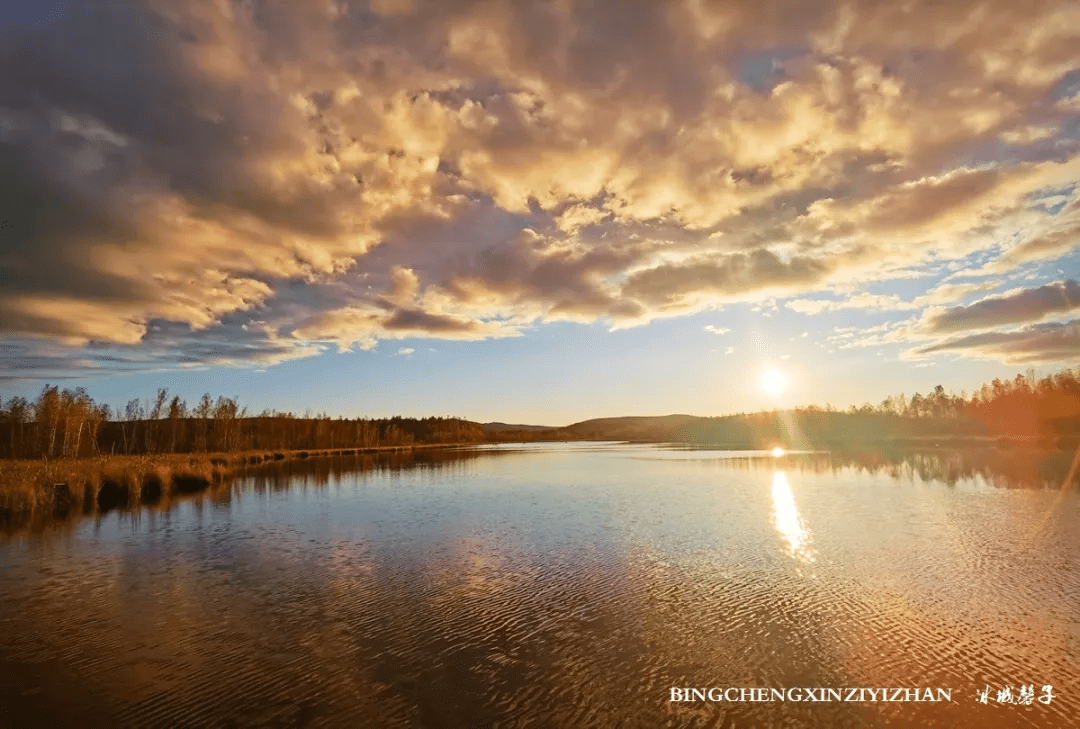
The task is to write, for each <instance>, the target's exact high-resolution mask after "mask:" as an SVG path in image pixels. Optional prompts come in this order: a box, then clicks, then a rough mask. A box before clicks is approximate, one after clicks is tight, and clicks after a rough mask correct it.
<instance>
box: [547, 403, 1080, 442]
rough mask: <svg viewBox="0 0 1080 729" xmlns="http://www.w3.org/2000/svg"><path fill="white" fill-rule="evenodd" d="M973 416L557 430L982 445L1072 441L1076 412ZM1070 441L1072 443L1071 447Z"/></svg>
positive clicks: (853, 415) (583, 434) (683, 422)
mask: <svg viewBox="0 0 1080 729" xmlns="http://www.w3.org/2000/svg"><path fill="white" fill-rule="evenodd" d="M1015 420H1016V418H1013V419H1012V421H1010V422H1007V423H1005V424H1004V425H1005V427H1002V424H1001V423H997V422H995V421H987V420H985V419H980V418H977V417H970V416H967V417H964V416H958V417H948V418H946V417H941V418H932V417H912V416H905V415H899V414H895V413H883V412H879V411H870V410H863V411H854V412H853V411H849V412H836V411H825V410H821V409H819V408H813V409H799V410H780V411H773V412H758V413H751V414H746V415H726V416H722V417H713V418H705V417H697V416H694V415H663V416H654V417H625V418H597V419H594V420H585V421H582V422H580V423H574V424H573V425H570V426H567V427H566V428H562V429H560V431H559V432H560V433H561V434H562V435H561V436H560V437H561V438H563V439H566V440H626V441H633V442H654V443H655V442H667V443H692V444H699V445H709V446H716V447H720V448H732V449H753V450H757V449H770V448H773V447H775V446H782V447H784V448H789V449H790V448H795V449H805V448H808V449H833V448H838V447H839V448H842V447H846V446H866V445H874V446H886V445H897V446H899V445H908V446H914V445H927V444H934V443H941V444H942V445H944V444H946V443H949V444H960V443H969V444H972V445H974V444H979V443H987V442H989V441H998V440H1004V441H1013V440H1015V441H1023V442H1031V443H1038V444H1040V445H1043V446H1054V445H1057V446H1065V447H1075V444H1076V443H1077V442H1080V417H1075V416H1074V417H1065V418H1044V419H1042V420H1040V421H1039V422H1038V423H1037V424H1036V425H1035V426H1034V427H1029V428H1024V429H1021V428H1019V427H1017V425H1018V423H1017V422H1013V421H1015ZM1069 444H1072V445H1071V446H1070V445H1069Z"/></svg>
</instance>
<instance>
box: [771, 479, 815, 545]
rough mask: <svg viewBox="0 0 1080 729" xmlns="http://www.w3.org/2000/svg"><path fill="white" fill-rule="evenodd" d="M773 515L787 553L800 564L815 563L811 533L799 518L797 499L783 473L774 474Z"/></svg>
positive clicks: (774, 524) (774, 523)
mask: <svg viewBox="0 0 1080 729" xmlns="http://www.w3.org/2000/svg"><path fill="white" fill-rule="evenodd" d="M772 500H773V513H772V521H773V526H774V527H775V528H776V531H777V532H779V533H780V536H781V537H783V538H784V541H785V542H787V552H788V554H789V555H790V556H792V557H794V558H795V559H797V560H799V561H800V562H813V561H814V551H813V549H812V548H811V547H810V532H809V531H807V530H806V528H805V527H804V526H803V524H802V519H800V518H799V510H798V509H797V508H796V507H795V497H794V496H793V495H792V493H791V486H789V485H788V480H787V474H785V473H784V472H783V471H776V472H775V473H773V484H772Z"/></svg>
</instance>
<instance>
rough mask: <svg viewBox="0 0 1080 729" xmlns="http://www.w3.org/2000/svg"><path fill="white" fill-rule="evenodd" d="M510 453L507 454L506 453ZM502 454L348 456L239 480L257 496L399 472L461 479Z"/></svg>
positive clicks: (263, 469)
mask: <svg viewBox="0 0 1080 729" xmlns="http://www.w3.org/2000/svg"><path fill="white" fill-rule="evenodd" d="M505 452H507V453H508V452H510V451H505ZM501 453H504V452H503V451H481V450H472V449H464V448H463V449H449V448H448V449H445V450H441V449H431V450H423V451H401V452H390V453H378V454H361V455H351V456H330V457H319V458H308V459H293V460H288V461H280V462H273V461H267V462H265V463H262V464H259V465H257V466H253V467H249V468H248V469H247V470H246V471H243V472H241V473H240V474H239V478H241V479H243V478H248V479H251V481H252V485H253V487H254V489H255V491H256V492H263V491H266V490H272V491H280V490H283V489H287V488H290V487H292V486H296V485H301V486H307V485H310V486H320V487H321V486H326V485H327V484H329V483H330V482H331V480H333V481H339V480H341V479H342V478H343V477H345V476H347V475H350V474H368V475H380V476H384V475H393V474H395V473H400V472H402V471H410V472H413V473H415V472H417V471H419V472H420V473H424V472H428V473H430V474H432V475H435V474H438V475H440V476H446V475H463V474H465V473H467V472H468V469H469V468H470V464H471V463H472V462H473V461H475V460H476V459H477V458H480V457H483V456H495V455H499V454H501Z"/></svg>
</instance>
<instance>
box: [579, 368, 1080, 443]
mask: <svg viewBox="0 0 1080 729" xmlns="http://www.w3.org/2000/svg"><path fill="white" fill-rule="evenodd" d="M566 430H567V431H569V432H570V433H571V434H572V435H573V437H577V438H587V439H604V440H631V441H653V442H682V443H697V444H702V445H705V444H708V445H716V446H721V447H727V448H772V447H774V446H777V445H783V446H785V447H788V448H832V447H838V446H845V445H859V444H862V445H866V444H875V445H879V444H889V443H891V444H896V445H900V444H904V445H918V444H919V443H925V442H927V441H935V440H946V439H947V440H950V441H956V440H968V441H972V442H978V441H986V440H988V439H989V440H1014V441H1015V440H1019V441H1029V442H1037V443H1039V444H1042V445H1050V446H1057V445H1060V444H1062V442H1063V441H1065V442H1066V443H1065V445H1069V444H1071V443H1072V442H1073V441H1075V440H1077V439H1080V368H1077V369H1075V370H1068V369H1066V370H1062V371H1060V372H1058V373H1056V374H1053V375H1049V376H1046V377H1043V378H1037V377H1036V376H1035V374H1034V373H1033V372H1030V371H1029V372H1028V373H1027V374H1018V375H1017V376H1016V377H1015V378H1013V379H1011V380H1003V379H995V380H994V381H993V382H990V383H987V384H984V385H983V386H982V387H980V388H979V389H978V390H976V391H975V392H974V393H972V394H971V395H967V394H965V393H961V394H959V395H956V394H952V393H948V392H946V391H945V388H944V387H942V386H941V385H938V386H937V387H935V388H934V389H933V390H931V391H930V392H929V393H928V394H926V395H923V394H921V393H915V394H914V395H912V396H911V397H907V396H905V395H903V394H899V395H893V396H890V397H888V398H885V399H884V400H883V401H882V402H881V403H879V404H878V405H876V406H875V405H870V404H869V403H867V404H865V405H862V406H860V407H856V406H852V407H850V408H848V409H846V410H836V409H834V408H832V407H831V406H828V405H825V406H818V405H810V406H806V407H798V408H794V409H791V410H773V411H765V412H756V413H740V414H737V415H726V416H721V417H713V418H702V417H695V416H690V415H669V416H664V417H655V418H648V417H644V418H605V419H598V420H588V421H585V422H582V423H576V424H575V425H572V426H570V427H569V428H567V429H566Z"/></svg>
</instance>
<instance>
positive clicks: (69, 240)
mask: <svg viewBox="0 0 1080 729" xmlns="http://www.w3.org/2000/svg"><path fill="white" fill-rule="evenodd" d="M1077 48H1080V5H1077V4H1076V3H1075V2H1073V1H1072V0H1048V1H1046V2H1041V1H1033V2H1023V3H1017V2H1014V1H1013V0H1008V1H1002V2H997V1H993V2H982V3H978V2H975V3H940V2H936V3H929V2H928V3H920V2H890V3H882V2H876V1H875V2H858V1H856V2H829V1H825V2H815V3H790V2H779V1H776V0H752V1H751V0H731V1H724V2H711V1H709V0H680V1H674V0H673V1H672V2H652V3H650V2H635V3H627V2H619V1H617V0H592V1H590V2H585V1H583V0H551V1H546V2H531V1H528V0H521V1H518V2H500V1H498V0H485V1H484V2H468V1H465V0H442V1H439V2H424V1H422V0H370V1H368V2H362V1H360V0H355V1H354V0H311V1H310V2H304V3H297V2H291V1H286V0H280V1H276V0H144V1H142V2H105V1H96V2H90V1H82V0H68V1H67V2H39V3H19V2H3V3H0V67H3V68H4V69H5V71H4V73H3V74H2V75H0V397H12V396H28V397H33V396H35V395H36V394H37V393H38V392H40V390H41V388H42V386H43V385H44V384H46V383H52V384H57V385H61V386H63V387H78V386H83V387H86V388H87V390H88V391H89V393H90V394H91V396H93V397H94V398H95V399H97V400H99V401H103V402H107V403H110V404H113V405H116V404H120V403H122V402H125V401H126V400H128V399H129V398H131V397H141V398H145V397H151V396H152V395H153V393H154V391H155V390H156V389H157V388H158V387H168V388H169V389H170V391H171V392H173V393H175V394H180V395H182V396H184V397H186V398H187V399H188V400H189V402H190V401H194V400H196V399H198V397H199V396H200V395H201V394H202V393H204V392H210V393H212V394H213V395H215V396H216V395H219V394H221V395H226V396H235V397H237V398H239V400H240V401H241V403H242V404H245V405H247V406H248V408H249V409H250V410H251V411H255V412H257V411H260V410H263V409H264V408H271V409H277V410H281V411H286V410H291V411H294V412H297V413H303V412H305V411H308V410H310V411H311V412H326V413H328V414H330V415H332V416H337V415H344V416H347V417H352V416H370V417H381V416H389V415H404V416H426V415H454V416H460V417H466V418H470V419H474V420H480V421H492V420H499V421H504V422H523V423H538V424H548V425H565V424H569V423H572V422H576V421H579V420H583V419H586V418H590V417H606V416H620V415H661V414H668V413H692V414H697V415H720V414H725V413H731V412H745V411H750V410H757V409H768V408H772V407H778V406H780V407H787V406H790V405H796V404H810V403H817V404H826V403H829V404H832V405H834V406H837V407H846V406H848V405H851V404H861V403H864V402H871V403H877V402H880V401H881V400H883V399H884V398H885V397H887V396H889V395H892V394H897V393H901V392H903V393H906V394H908V395H909V396H910V395H911V394H914V392H916V391H921V392H924V393H925V392H927V391H929V390H931V389H932V388H933V387H934V386H935V385H938V384H941V385H943V386H944V387H945V388H946V389H947V390H951V391H954V392H960V391H963V390H968V391H970V390H972V389H974V388H977V387H978V386H979V385H981V384H982V383H983V382H986V381H988V380H991V379H993V378H994V377H1006V376H1014V375H1015V374H1016V373H1018V372H1023V371H1026V370H1028V369H1029V368H1030V369H1034V370H1035V371H1036V372H1037V373H1040V374H1044V373H1051V372H1054V371H1057V370H1059V369H1062V368H1064V367H1071V366H1075V365H1077V364H1080V283H1078V281H1077V280H1078V279H1080V185H1078V181H1080V53H1078V52H1077ZM770 371H775V372H776V373H779V375H780V377H781V378H782V380H783V383H784V387H783V388H782V390H781V391H780V392H779V393H773V392H769V391H768V390H767V388H765V387H763V386H762V380H763V377H764V376H765V373H766V372H770ZM766 379H768V378H766ZM771 381H773V382H775V381H776V378H775V376H773V379H772V380H771ZM773 389H776V388H773Z"/></svg>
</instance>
